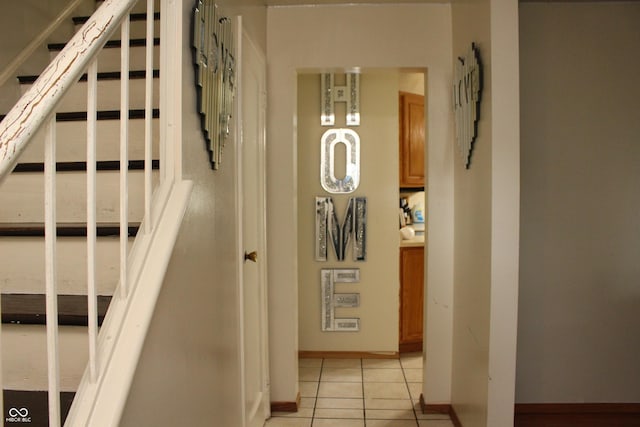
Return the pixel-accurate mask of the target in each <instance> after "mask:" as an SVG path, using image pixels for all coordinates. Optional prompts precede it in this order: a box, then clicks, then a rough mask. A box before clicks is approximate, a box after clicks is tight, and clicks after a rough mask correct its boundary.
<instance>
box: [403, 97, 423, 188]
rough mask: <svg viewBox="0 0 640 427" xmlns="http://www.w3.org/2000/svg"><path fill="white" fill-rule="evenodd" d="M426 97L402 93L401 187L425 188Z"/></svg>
mask: <svg viewBox="0 0 640 427" xmlns="http://www.w3.org/2000/svg"><path fill="white" fill-rule="evenodd" d="M424 119H425V117H424V96H422V95H416V94H413V93H406V92H400V187H405V188H412V187H413V188H415V187H424V165H425V163H424V150H425V148H424V147H425V146H424V144H425V138H424V135H425V121H424Z"/></svg>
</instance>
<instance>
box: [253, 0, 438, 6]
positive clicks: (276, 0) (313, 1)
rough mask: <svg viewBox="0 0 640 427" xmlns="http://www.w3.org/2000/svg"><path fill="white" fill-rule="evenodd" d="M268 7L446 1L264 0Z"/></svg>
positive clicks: (436, 0)
mask: <svg viewBox="0 0 640 427" xmlns="http://www.w3.org/2000/svg"><path fill="white" fill-rule="evenodd" d="M264 2H265V4H266V5H267V6H303V5H323V4H367V3H368V4H383V3H391V4H399V3H443V2H446V1H444V0H401V1H394V0H264Z"/></svg>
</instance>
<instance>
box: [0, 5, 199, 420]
mask: <svg viewBox="0 0 640 427" xmlns="http://www.w3.org/2000/svg"><path fill="white" fill-rule="evenodd" d="M136 2H137V0H106V1H105V2H104V3H103V4H102V5H101V6H100V7H99V8H98V10H97V11H96V12H95V13H94V14H93V15H92V16H91V17H90V18H89V20H88V21H87V22H86V24H85V25H84V26H83V27H82V28H81V29H80V30H79V31H78V32H77V33H76V35H75V36H74V37H73V38H72V39H71V40H70V41H69V42H68V44H67V45H66V47H65V48H64V49H63V50H62V51H61V52H60V53H59V54H58V56H57V57H56V58H55V59H54V60H53V61H52V62H51V64H50V65H49V66H48V67H47V68H46V69H45V70H44V72H43V73H42V74H41V76H40V77H39V78H38V80H37V81H36V82H35V83H34V84H33V86H32V87H31V89H30V90H29V91H28V92H27V93H25V94H24V96H23V97H22V98H21V99H20V100H19V101H18V103H17V104H16V105H15V107H14V108H13V109H12V110H11V111H10V112H9V113H8V114H7V116H6V117H5V118H4V120H3V121H2V122H1V123H0V183H2V181H3V180H4V178H5V177H6V176H7V175H8V174H9V173H10V172H11V170H12V169H13V167H14V166H15V164H16V163H17V162H18V160H19V157H20V155H21V154H22V153H23V152H24V150H25V148H26V147H27V145H28V144H29V142H30V141H31V139H32V138H33V136H34V135H35V134H36V133H37V132H38V131H39V129H40V128H41V127H43V126H45V128H46V132H45V178H44V180H45V200H44V204H45V218H44V222H45V248H46V255H45V256H46V258H45V260H46V261H45V265H46V274H45V276H46V278H45V279H46V302H47V304H46V306H47V307H46V310H47V311H46V317H47V326H46V327H47V352H48V371H49V390H48V391H49V425H50V426H51V427H55V426H59V425H60V416H61V414H60V399H59V392H60V386H59V384H60V368H59V350H58V322H57V319H58V315H57V285H56V280H57V279H56V278H57V274H56V241H57V237H56V179H55V176H56V119H55V117H56V108H57V107H56V106H57V105H58V104H59V103H60V101H61V99H62V98H63V96H64V95H65V93H67V91H68V90H69V89H70V88H71V87H72V86H73V85H74V84H75V83H76V82H77V81H78V80H79V78H80V76H81V75H82V74H83V73H84V72H85V70H87V81H88V91H87V162H86V164H87V225H86V226H87V259H88V261H87V262H88V265H87V297H88V298H87V299H88V322H89V323H88V325H89V327H88V337H89V343H88V347H89V364H88V367H87V370H86V372H85V377H84V378H83V383H82V384H81V387H80V390H79V391H78V393H82V392H83V391H87V393H89V392H90V393H93V394H92V396H93V397H91V398H95V399H97V397H95V396H98V392H99V390H100V389H101V388H104V387H106V386H105V385H104V384H105V380H104V376H105V373H106V372H107V370H108V369H107V366H106V365H107V364H108V363H109V362H110V360H111V359H117V355H116V356H114V352H115V350H114V348H115V344H114V342H115V341H116V339H117V336H118V335H121V334H122V333H121V331H122V330H123V328H124V327H123V326H121V325H119V324H118V322H120V323H125V321H124V320H122V319H124V318H125V317H126V316H127V315H128V311H129V307H130V306H131V304H132V303H131V301H130V300H131V299H132V298H130V297H131V296H132V295H133V294H134V291H135V284H134V283H135V279H136V278H139V277H140V276H141V274H144V271H145V270H144V268H145V262H146V261H147V258H149V259H153V258H152V257H153V255H149V253H150V251H152V249H151V248H152V246H151V244H152V243H153V242H154V241H156V240H158V239H156V236H155V235H154V234H153V233H154V231H155V228H154V225H158V224H165V226H166V224H169V223H168V222H167V221H165V222H164V223H163V222H162V218H163V217H162V215H163V212H165V211H170V212H168V213H167V214H166V216H171V217H172V218H171V220H172V221H173V223H172V224H173V225H172V228H173V230H174V231H173V232H172V233H173V239H174V240H173V242H175V236H176V235H177V228H178V227H177V226H176V224H175V221H176V220H177V221H180V219H179V218H181V213H183V212H184V206H185V205H186V200H187V198H188V194H189V191H190V185H184V182H183V183H182V184H181V182H179V181H178V179H179V178H180V177H179V176H178V175H179V173H178V174H176V173H175V172H174V171H163V170H161V171H160V177H161V178H160V179H161V181H160V187H159V188H158V189H157V190H158V191H156V193H157V195H156V196H157V197H155V199H154V200H153V202H152V199H151V198H152V193H153V184H152V124H151V121H152V118H153V103H152V101H153V96H154V94H153V82H152V79H153V63H154V61H153V49H154V34H153V31H154V1H153V0H147V17H146V19H147V25H146V28H147V36H146V68H145V71H146V73H145V74H146V85H145V87H146V93H145V97H146V98H145V144H144V145H145V155H144V159H145V162H144V164H145V166H144V169H145V171H144V176H145V184H144V187H145V191H144V194H145V201H144V206H145V209H144V218H143V221H142V227H141V228H140V233H139V235H138V237H137V238H136V243H135V244H134V247H133V248H132V249H131V251H129V249H128V247H127V243H128V232H129V223H128V222H129V218H128V193H129V182H128V178H127V176H128V147H129V136H128V133H129V131H128V129H129V124H128V123H129V32H130V29H129V25H130V24H129V13H130V11H131V9H132V8H133V6H134V5H135V3H136ZM165 2H166V3H167V4H169V3H170V4H174V2H167V1H165V0H163V4H164V3H165ZM174 7H177V8H179V7H180V5H179V2H178V5H177V6H175V5H174ZM169 19H170V22H172V26H173V28H174V29H177V30H180V28H181V24H180V23H178V24H180V25H176V19H175V17H172V18H169ZM118 28H120V29H121V36H122V38H121V40H122V42H121V49H122V50H121V52H122V53H121V75H120V77H121V82H122V83H121V102H120V184H119V191H120V197H119V203H120V276H119V279H120V283H119V289H118V290H117V292H116V293H114V296H113V299H112V304H111V305H112V307H111V308H110V311H109V314H108V315H107V319H105V323H104V324H103V328H102V329H103V330H104V329H109V330H110V332H109V335H110V339H111V341H110V342H109V343H106V342H105V340H100V339H99V334H98V332H99V331H98V324H97V317H98V314H97V291H96V273H95V270H96V227H97V220H96V199H97V196H96V160H97V159H96V132H97V131H96V126H97V103H98V99H97V74H98V62H97V61H98V60H97V57H98V54H99V53H100V51H101V49H102V48H103V47H104V45H105V43H106V42H107V41H108V40H109V38H110V37H111V35H112V34H113V33H114V32H116V31H117V30H118ZM162 31H163V35H166V31H167V30H166V29H164V30H162ZM173 36H174V37H175V38H176V39H179V38H180V37H181V34H173ZM178 45H179V44H178ZM175 47H176V46H175V43H174V48H175ZM163 63H164V64H166V63H167V58H164V60H163ZM163 73H164V71H163V70H161V77H162V76H163ZM163 87H166V85H165V86H163ZM174 90H175V89H174ZM161 103H162V101H161ZM161 108H162V107H161ZM168 110H171V109H168ZM172 111H173V112H172V113H169V114H175V113H176V110H172ZM163 114H164V112H163ZM171 120H172V119H171V118H167V117H164V118H163V122H164V123H168V122H170V123H171V124H170V125H169V127H171V130H168V131H167V134H171V135H173V136H174V137H175V136H176V134H175V132H176V131H178V132H179V128H178V127H177V126H176V123H178V124H179V123H180V120H179V118H175V120H174V121H171ZM161 123H162V122H161ZM172 132H173V133H172ZM160 133H161V134H162V133H163V132H162V130H161V132H160ZM165 138H166V137H165ZM173 142H174V143H177V141H173ZM167 145H168V144H167V143H166V142H165V143H163V144H161V147H165V148H166V152H163V151H161V153H160V166H161V167H162V166H163V164H165V163H167V164H170V165H175V167H176V168H177V170H179V163H180V162H179V159H175V158H173V157H172V156H173V155H175V154H176V153H177V150H175V148H169V147H168V146H167ZM180 185H182V187H180V188H179V189H178V190H175V188H177V187H178V186H180ZM172 186H173V187H172ZM172 197H174V199H176V200H178V201H177V202H176V201H175V200H174V202H172V201H171V198H172ZM172 203H174V204H173V205H172ZM178 225H179V223H178ZM172 233H169V234H172ZM156 234H158V233H156ZM138 240H141V241H142V243H140V244H138V243H139V242H138ZM165 240H166V239H165ZM169 240H170V239H169ZM170 244H171V247H172V244H173V243H170ZM166 245H167V244H165V246H166ZM138 246H139V247H141V248H143V249H140V250H137V251H136V249H137V248H138ZM167 247H168V246H167ZM138 249H139V248H138ZM167 253H170V249H167V248H166V247H165V249H164V252H163V253H162V254H161V257H164V258H166V263H168V254H167ZM134 255H136V257H135V259H133V260H132V259H129V258H130V257H133V256H134ZM155 256H158V255H157V254H155ZM165 268H166V266H165ZM162 274H164V273H163V272H162ZM156 276H157V277H156ZM154 277H155V281H156V282H161V277H160V276H159V275H158V274H155V276H154ZM132 279H133V280H132ZM155 292H156V294H157V292H158V291H157V290H156V291H155ZM156 297H157V295H156ZM146 300H148V301H153V302H154V303H155V299H154V298H153V296H151V297H149V298H147V299H146ZM112 311H116V312H117V314H115V315H111V314H112V313H111V312H112ZM140 311H142V312H148V316H147V317H149V319H147V320H146V322H149V321H150V315H151V312H152V308H151V309H148V308H147V309H146V311H145V310H140ZM139 323H140V322H138V324H139ZM107 324H108V326H107ZM114 336H116V339H113V337H114ZM1 340H2V335H1V330H0V348H1ZM138 341H142V340H141V339H140V338H138ZM136 346H137V347H138V348H141V346H142V343H141V342H138V343H136ZM133 353H135V352H133ZM134 357H135V355H134ZM0 363H1V360H0ZM129 365H132V366H135V361H133V362H130V363H129ZM1 371H2V370H1V369H0V372H1ZM131 376H132V375H131ZM1 380H2V377H1V376H0V385H2V383H1ZM128 381H129V383H130V381H131V379H129V380H128ZM123 384H124V385H123V387H125V386H126V384H127V382H126V381H125V382H124V383H123ZM119 394H120V395H121V396H119V399H120V400H121V401H122V399H124V397H123V396H126V394H127V390H120V391H119ZM76 397H78V395H76ZM76 400H78V399H76ZM81 400H82V399H81ZM116 400H117V399H116ZM75 406H76V403H75V402H74V408H72V412H71V414H70V416H69V418H70V419H71V421H69V420H68V422H67V423H66V424H68V425H86V421H85V420H86V419H87V417H88V415H87V414H88V413H90V412H91V411H92V410H93V409H92V408H95V406H96V405H95V403H92V402H89V403H86V402H85V407H80V408H75ZM122 406H123V405H122ZM119 410H120V411H121V410H122V407H121V408H120V409H119ZM0 411H1V412H0V413H2V414H4V410H3V406H2V399H0ZM117 416H118V415H114V417H116V418H117ZM3 421H4V420H3ZM91 425H95V424H91Z"/></svg>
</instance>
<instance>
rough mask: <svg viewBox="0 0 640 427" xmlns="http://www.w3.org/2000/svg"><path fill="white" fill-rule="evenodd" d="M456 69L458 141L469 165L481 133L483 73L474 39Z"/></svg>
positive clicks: (454, 88)
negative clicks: (475, 143)
mask: <svg viewBox="0 0 640 427" xmlns="http://www.w3.org/2000/svg"><path fill="white" fill-rule="evenodd" d="M454 73H455V74H454V81H453V110H454V113H455V125H456V141H457V143H458V148H459V149H460V154H461V155H462V160H463V162H464V166H465V168H466V169H469V166H470V165H471V153H472V152H473V145H474V142H475V140H476V136H477V135H478V121H479V120H480V96H481V93H482V77H483V76H482V63H481V62H480V52H479V51H478V48H477V47H476V45H475V44H474V43H471V47H470V49H469V52H468V53H467V55H466V56H465V57H458V61H457V62H456V66H455V71H454Z"/></svg>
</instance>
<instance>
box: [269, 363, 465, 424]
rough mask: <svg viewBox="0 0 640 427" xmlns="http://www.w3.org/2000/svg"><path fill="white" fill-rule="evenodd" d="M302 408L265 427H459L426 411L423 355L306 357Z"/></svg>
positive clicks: (302, 370) (275, 418) (302, 365)
mask: <svg viewBox="0 0 640 427" xmlns="http://www.w3.org/2000/svg"><path fill="white" fill-rule="evenodd" d="M299 379H300V396H301V402H300V410H299V411H298V412H296V413H282V412H275V413H273V414H272V418H271V419H270V420H268V421H267V422H266V424H265V427H416V426H417V427H453V424H452V423H451V421H450V420H449V418H448V417H447V416H446V415H432V414H430V415H425V414H422V413H421V412H420V408H419V399H420V392H421V383H422V355H421V354H419V353H409V354H406V355H403V356H402V357H401V358H400V359H399V360H398V359H300V360H299Z"/></svg>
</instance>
